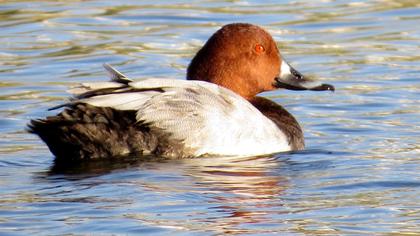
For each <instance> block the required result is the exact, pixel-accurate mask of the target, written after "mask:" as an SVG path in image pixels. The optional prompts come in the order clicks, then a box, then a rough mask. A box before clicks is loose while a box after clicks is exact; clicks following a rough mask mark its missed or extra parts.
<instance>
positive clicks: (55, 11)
mask: <svg viewBox="0 0 420 236" xmlns="http://www.w3.org/2000/svg"><path fill="white" fill-rule="evenodd" d="M231 22H249V23H254V24H259V25H261V26H263V27H264V28H266V29H267V30H268V31H270V33H272V34H273V37H274V38H275V40H276V41H277V43H278V46H279V48H280V50H281V52H282V55H283V56H284V57H285V58H286V59H287V60H288V61H289V62H290V63H291V64H292V65H293V66H294V67H295V68H297V69H298V70H299V71H300V72H302V73H304V74H306V75H309V76H312V77H314V78H316V79H319V80H322V81H324V82H327V83H331V84H333V85H335V87H336V92H335V93H329V92H296V91H275V92H270V93H265V94H263V95H264V96H266V97H269V98H270V99H273V100H275V101H276V102H278V103H280V104H282V105H284V106H285V107H286V108H287V109H288V110H289V111H290V112H291V113H292V114H293V115H295V116H296V118H297V119H298V120H299V122H300V123H301V125H302V126H303V129H304V131H305V136H306V144H307V149H306V150H305V151H302V152H296V153H288V154H278V155H272V156H265V157H252V158H227V157H220V158H202V159H186V160H157V161H140V160H138V159H135V158H134V159H130V160H124V161H120V162H115V161H114V162H94V163H85V164H83V165H79V166H71V167H66V168H63V167H60V166H55V165H54V163H53V156H52V155H51V154H50V152H49V151H48V149H47V147H46V146H45V145H44V144H43V143H42V142H41V141H40V140H39V139H38V138H37V137H36V136H33V135H30V134H28V133H27V132H26V131H25V125H26V123H27V122H28V120H30V119H32V118H42V117H45V116H47V115H53V114H55V112H49V111H47V109H48V108H49V107H52V106H54V105H57V104H60V103H62V102H63V101H65V99H67V97H68V96H69V94H67V93H66V89H67V88H68V86H72V85H75V84H77V83H79V82H86V81H102V80H105V79H106V74H105V72H104V71H103V69H102V67H101V64H102V63H104V62H107V63H110V64H112V65H114V66H116V67H117V68H118V69H119V70H121V71H122V72H124V73H125V74H127V75H129V76H130V77H134V78H136V79H139V80H140V79H144V78H149V77H163V78H165V77H167V78H169V77H170V78H178V79H183V78H184V75H185V69H186V67H187V65H188V62H189V60H190V59H191V57H192V56H193V55H194V53H195V52H196V51H197V50H198V49H199V48H200V46H201V45H202V44H203V43H204V42H205V41H206V39H207V38H208V37H209V36H210V35H211V34H212V33H213V32H214V31H216V30H217V29H218V28H220V26H222V25H224V24H227V23H231ZM419 23H420V4H419V2H418V1H414V0H413V1H392V0H389V1H312V2H311V1H264V2H261V1H194V2H192V1H153V2H150V1H129V0H120V1H95V0H93V1H3V2H0V29H1V35H0V193H1V197H0V234H1V235H28V234H34V235H63V234H72V235H88V234H89V235H98V234H101V235H130V234H135V235H137V234H146V235H150V234H160V235H195V234H197V235H236V234H241V235H242V234H246V235H270V234H272V235H275V234H279V233H281V234H282V235H306V234H308V235H323V234H327V235H420V203H419V202H420V197H419V196H420V174H419V173H420V159H419V157H420V128H419V126H420V112H419V111H420V105H419V103H418V100H419V99H420V83H419V81H420V80H419V79H420V76H419V75H420V63H419V62H420V57H419V55H418V52H419V50H420V44H419V42H420V27H418V25H419Z"/></svg>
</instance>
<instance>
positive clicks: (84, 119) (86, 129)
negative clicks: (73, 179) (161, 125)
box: [28, 104, 158, 161]
mask: <svg viewBox="0 0 420 236" xmlns="http://www.w3.org/2000/svg"><path fill="white" fill-rule="evenodd" d="M136 123H137V121H136V113H135V111H120V110H115V109H112V108H107V107H95V106H91V105H88V104H75V105H72V106H71V107H69V108H66V109H65V110H64V111H63V112H61V113H60V114H58V115H56V116H50V117H47V118H45V119H39V120H31V121H30V123H29V124H28V128H29V129H28V131H29V132H30V133H34V134H37V135H38V136H39V137H40V138H41V139H42V140H43V141H44V142H45V143H46V144H47V145H48V147H49V149H50V151H51V152H52V153H53V154H54V155H55V156H56V158H57V159H56V160H65V161H72V160H83V159H96V158H103V157H115V156H126V155H129V154H133V153H136V154H145V153H151V152H153V151H154V150H156V149H157V145H158V138H157V137H156V135H153V134H152V133H151V132H149V131H150V130H149V129H148V127H147V126H145V125H136Z"/></svg>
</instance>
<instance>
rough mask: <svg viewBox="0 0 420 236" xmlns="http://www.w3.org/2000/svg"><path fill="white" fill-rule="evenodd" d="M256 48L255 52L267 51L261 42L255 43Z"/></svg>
mask: <svg viewBox="0 0 420 236" xmlns="http://www.w3.org/2000/svg"><path fill="white" fill-rule="evenodd" d="M254 49H255V52H257V53H263V52H264V51H265V48H264V46H263V45H261V44H257V45H255V48H254Z"/></svg>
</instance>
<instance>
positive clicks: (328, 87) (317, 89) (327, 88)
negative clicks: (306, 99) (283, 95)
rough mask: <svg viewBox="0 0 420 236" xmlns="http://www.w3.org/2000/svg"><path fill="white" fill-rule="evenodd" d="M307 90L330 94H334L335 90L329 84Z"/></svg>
mask: <svg viewBox="0 0 420 236" xmlns="http://www.w3.org/2000/svg"><path fill="white" fill-rule="evenodd" d="M309 90H312V91H331V92H334V91H335V88H334V86H332V85H331V84H321V85H319V86H316V87H313V88H310V89H309Z"/></svg>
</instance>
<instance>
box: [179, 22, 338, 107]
mask: <svg viewBox="0 0 420 236" xmlns="http://www.w3.org/2000/svg"><path fill="white" fill-rule="evenodd" d="M187 79H188V80H203V81H207V82H211V83H215V84H218V85H220V86H223V87H226V88H228V89H230V90H232V91H234V92H236V93H237V94H239V95H241V96H242V97H244V98H246V99H248V100H249V99H252V98H253V97H255V96H256V95H257V94H258V93H261V92H264V91H269V90H273V89H276V88H286V89H296V86H297V85H299V83H301V82H302V84H304V83H306V82H308V81H307V80H306V78H304V77H303V76H302V75H301V74H299V73H298V72H297V71H296V70H294V69H293V68H291V67H290V66H289V64H287V62H285V61H284V60H283V59H282V57H281V55H280V52H279V50H278V48H277V45H276V43H275V42H274V40H273V38H272V37H271V35H270V34H269V33H268V32H267V31H265V30H264V29H262V28H260V27H258V26H256V25H252V24H246V23H234V24H228V25H225V26H223V27H222V28H221V29H219V30H218V31H217V32H216V33H214V34H213V35H212V36H211V37H210V39H209V40H208V41H207V42H206V44H205V45H204V46H203V47H202V48H201V49H200V50H199V51H198V52H197V54H196V55H195V57H194V58H193V60H192V61H191V63H190V65H189V66H188V70H187ZM292 79H296V80H298V82H299V83H298V82H296V81H292V82H293V84H292V85H290V86H289V87H287V86H285V85H284V84H288V82H290V80H292ZM311 84H313V82H312V81H311ZM329 86H330V85H329ZM297 87H298V89H301V88H303V89H312V88H305V87H304V86H300V85H299V86H297ZM331 88H333V87H332V86H331V87H329V88H328V89H329V90H332V89H331ZM318 90H320V89H318ZM324 90H325V89H324Z"/></svg>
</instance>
